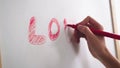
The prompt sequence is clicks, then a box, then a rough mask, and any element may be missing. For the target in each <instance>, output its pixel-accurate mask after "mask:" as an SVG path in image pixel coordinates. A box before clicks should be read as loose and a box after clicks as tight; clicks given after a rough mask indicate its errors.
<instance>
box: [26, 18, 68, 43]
mask: <svg viewBox="0 0 120 68" xmlns="http://www.w3.org/2000/svg"><path fill="white" fill-rule="evenodd" d="M35 23H36V19H35V17H31V19H30V23H29V29H28V40H29V43H31V44H33V45H41V44H44V43H45V42H46V36H45V35H36V33H35V32H36V24H35ZM53 23H55V24H56V26H57V29H58V30H57V32H56V33H55V34H53V33H52V31H51V27H52V24H53ZM66 24H67V22H66V19H64V29H65V28H66ZM48 33H49V34H48V35H49V38H50V40H51V41H54V40H56V39H57V38H58V36H59V34H60V25H59V22H58V21H57V19H55V18H52V19H51V21H50V23H49V25H48Z"/></svg>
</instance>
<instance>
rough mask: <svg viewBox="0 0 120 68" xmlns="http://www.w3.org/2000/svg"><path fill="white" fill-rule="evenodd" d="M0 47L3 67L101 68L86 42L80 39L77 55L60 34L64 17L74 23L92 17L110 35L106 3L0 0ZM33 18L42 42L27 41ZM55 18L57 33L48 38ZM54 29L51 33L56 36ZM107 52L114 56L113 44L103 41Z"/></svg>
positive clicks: (54, 0)
mask: <svg viewBox="0 0 120 68" xmlns="http://www.w3.org/2000/svg"><path fill="white" fill-rule="evenodd" d="M0 7H1V8H0V45H1V46H0V47H1V57H2V66H3V68H103V67H104V66H103V65H102V64H101V63H100V62H99V61H98V60H96V59H95V58H93V57H92V55H91V54H90V52H89V50H88V48H87V44H86V41H85V40H84V39H82V40H81V43H80V44H79V46H78V53H76V52H75V50H74V48H73V46H72V45H71V44H70V42H69V40H68V36H67V35H66V33H65V31H64V18H66V20H67V21H68V23H78V22H80V21H82V20H83V19H84V18H85V17H87V16H91V17H93V18H95V19H96V20H97V21H98V22H100V24H102V25H103V26H104V28H105V31H109V32H112V26H111V17H110V10H109V0H100V1H98V0H1V1H0ZM32 17H34V18H35V21H36V23H35V25H36V29H35V30H36V35H44V36H45V42H44V43H42V44H40V45H35V44H33V42H32V43H30V42H29V38H28V36H29V25H30V19H31V18H32ZM52 18H56V19H57V21H58V23H59V26H60V33H59V35H58V37H57V38H56V39H54V40H51V39H50V38H49V32H48V28H49V27H48V26H49V23H50V21H51V19H52ZM57 29H58V28H57V26H56V25H55V24H53V25H52V28H51V31H52V32H53V33H56V31H58V30H57ZM106 44H107V47H108V48H109V50H110V52H111V53H112V54H113V55H114V56H115V49H114V42H113V40H112V39H110V38H106Z"/></svg>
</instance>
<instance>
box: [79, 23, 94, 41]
mask: <svg viewBox="0 0 120 68" xmlns="http://www.w3.org/2000/svg"><path fill="white" fill-rule="evenodd" d="M77 29H78V30H79V31H80V32H81V33H83V34H84V35H85V36H86V38H88V39H91V38H93V37H95V35H94V34H93V33H92V31H91V30H90V29H89V28H88V27H87V26H83V25H78V26H77Z"/></svg>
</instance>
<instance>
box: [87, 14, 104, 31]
mask: <svg viewBox="0 0 120 68" xmlns="http://www.w3.org/2000/svg"><path fill="white" fill-rule="evenodd" d="M88 18H89V23H90V25H91V26H93V27H94V28H97V29H101V30H103V27H102V25H101V24H99V23H98V22H97V21H96V20H95V19H93V18H92V17H90V16H88Z"/></svg>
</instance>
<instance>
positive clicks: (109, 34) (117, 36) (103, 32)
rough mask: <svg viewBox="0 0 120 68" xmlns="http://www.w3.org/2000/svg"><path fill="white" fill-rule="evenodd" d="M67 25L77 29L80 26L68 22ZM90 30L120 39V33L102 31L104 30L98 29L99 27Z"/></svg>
mask: <svg viewBox="0 0 120 68" xmlns="http://www.w3.org/2000/svg"><path fill="white" fill-rule="evenodd" d="M67 26H69V27H72V28H74V29H77V26H78V25H74V24H67ZM90 30H91V31H92V32H93V33H94V34H96V35H100V36H106V37H110V38H114V39H118V40H120V35H117V34H113V33H109V32H105V31H102V30H97V29H94V28H90Z"/></svg>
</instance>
